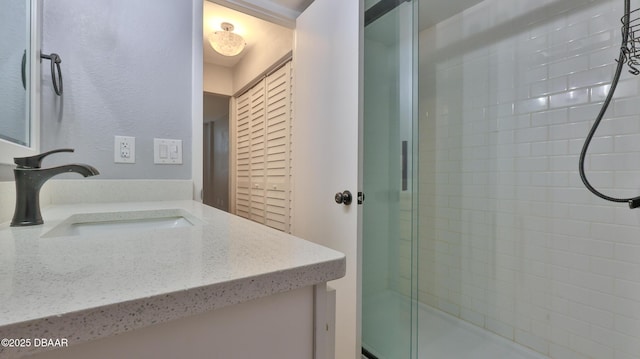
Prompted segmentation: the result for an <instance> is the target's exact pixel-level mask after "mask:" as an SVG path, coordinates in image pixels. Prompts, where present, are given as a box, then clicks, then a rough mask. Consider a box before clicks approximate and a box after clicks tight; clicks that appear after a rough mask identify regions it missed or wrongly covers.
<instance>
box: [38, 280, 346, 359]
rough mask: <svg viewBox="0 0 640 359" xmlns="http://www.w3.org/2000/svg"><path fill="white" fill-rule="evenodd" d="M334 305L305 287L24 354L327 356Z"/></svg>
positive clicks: (72, 358)
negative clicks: (56, 347)
mask: <svg viewBox="0 0 640 359" xmlns="http://www.w3.org/2000/svg"><path fill="white" fill-rule="evenodd" d="M314 297H315V299H317V300H319V301H323V303H324V304H325V305H323V306H324V307H325V308H324V309H323V308H321V307H322V306H319V305H316V306H314V302H316V301H315V300H314ZM334 305H335V292H333V291H330V292H327V291H326V286H325V285H317V286H311V287H305V288H300V289H295V290H292V291H289V292H284V293H278V294H274V295H271V296H268V297H264V298H260V299H255V300H252V301H249V302H245V303H241V304H236V305H232V306H228V307H224V308H221V309H219V310H213V311H210V312H207V313H202V314H199V315H194V316H190V317H186V318H182V319H178V320H174V321H171V322H167V323H163V324H159V325H152V326H149V327H146V328H142V329H137V330H134V331H131V332H127V333H123V334H120V335H115V336H110V337H107V338H103V339H98V340H95V341H90V342H87V343H83V344H80V345H72V346H70V347H68V348H62V349H56V350H53V351H47V352H43V353H38V354H35V355H33V356H29V357H28V358H33V359H86V358H92V359H112V358H142V359H144V358H148V359H159V358H167V359H173V358H211V359H216V358H220V359H226V358H264V359H283V358H295V359H305V358H308V359H312V358H316V359H319V358H326V359H329V358H331V359H332V358H333V357H334V355H333V352H334V350H333V341H332V340H329V338H331V337H332V335H334V333H335V331H334V321H333V319H332V318H333V316H334V315H335V308H334V307H333V306H334ZM316 320H318V321H319V322H321V323H324V325H319V327H318V331H316V330H314V322H316ZM314 343H318V345H317V346H314Z"/></svg>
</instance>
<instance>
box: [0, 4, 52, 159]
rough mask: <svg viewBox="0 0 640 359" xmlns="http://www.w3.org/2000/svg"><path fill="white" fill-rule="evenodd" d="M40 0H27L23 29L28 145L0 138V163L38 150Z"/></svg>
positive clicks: (32, 153) (29, 154)
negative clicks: (26, 53) (26, 21)
mask: <svg viewBox="0 0 640 359" xmlns="http://www.w3.org/2000/svg"><path fill="white" fill-rule="evenodd" d="M41 5H42V3H41V0H29V11H30V16H29V24H27V26H26V28H25V31H29V51H30V52H29V56H30V57H31V59H30V61H29V93H28V96H27V100H28V101H29V107H28V108H29V119H28V120H29V121H30V131H29V132H30V133H29V144H30V146H29V147H27V146H22V145H18V144H16V143H13V142H10V141H6V140H2V139H0V164H8V165H13V164H14V162H13V158H14V157H25V156H33V155H35V154H37V153H38V152H39V150H40V82H41V80H40V44H41V41H42V39H41V34H40V33H41V31H40V24H42V6H41Z"/></svg>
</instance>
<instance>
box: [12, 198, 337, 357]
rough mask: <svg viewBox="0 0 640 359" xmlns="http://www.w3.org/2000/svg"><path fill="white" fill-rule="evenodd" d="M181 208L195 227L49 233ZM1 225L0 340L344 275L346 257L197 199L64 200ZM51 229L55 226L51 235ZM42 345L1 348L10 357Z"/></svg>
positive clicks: (129, 320) (110, 323) (77, 335)
mask: <svg viewBox="0 0 640 359" xmlns="http://www.w3.org/2000/svg"><path fill="white" fill-rule="evenodd" d="M163 209H172V210H173V209H177V210H180V211H186V212H188V213H190V214H192V215H193V216H194V217H196V219H198V220H199V221H198V223H196V225H194V226H192V227H182V228H170V229H157V230H156V229H154V230H133V231H123V230H113V231H105V232H104V233H100V234H97V235H77V236H61V237H45V238H41V236H43V235H45V234H47V232H49V231H50V230H51V229H52V228H54V227H55V226H56V225H58V224H60V223H61V222H63V221H64V220H65V219H67V218H68V217H69V216H71V215H72V214H76V213H94V212H95V213H102V212H120V211H149V210H163ZM43 217H44V220H45V224H44V225H41V226H33V227H22V228H11V227H9V224H8V223H5V224H2V225H0V339H1V338H52V339H56V338H66V339H67V340H68V342H69V345H73V344H77V343H80V342H84V341H88V340H92V339H97V338H102V337H106V336H110V335H114V334H118V333H122V332H125V331H129V330H133V329H136V328H142V327H145V326H148V325H152V324H155V323H162V322H166V321H170V320H173V319H177V318H181V317H185V316H189V315H194V314H198V313H202V312H205V311H209V310H213V309H216V308H221V307H224V306H227V305H232V304H237V303H241V302H244V301H248V300H251V299H256V298H260V297H264V296H268V295H271V294H275V293H279V292H284V291H289V290H292V289H296V288H301V287H305V286H309V285H314V284H318V283H323V282H326V281H330V280H333V279H337V278H340V277H342V276H343V275H344V273H345V258H344V255H343V254H342V253H339V252H336V251H334V250H331V249H328V248H325V247H322V246H319V245H317V244H314V243H311V242H308V241H304V240H302V239H299V238H296V237H293V236H291V235H288V234H285V233H282V232H279V231H277V230H274V229H271V228H267V227H265V226H261V225H259V224H257V223H254V222H251V221H248V220H245V219H242V218H239V217H236V216H233V215H229V214H227V213H225V212H222V211H219V210H217V209H214V208H211V207H208V206H204V205H202V204H200V203H198V202H195V201H171V202H140V203H108V204H99V205H64V206H55V207H49V208H45V209H43ZM53 233H55V232H53ZM37 350H39V348H34V347H27V348H5V347H2V346H0V358H14V357H19V356H21V355H25V354H27V353H33V352H35V351H37Z"/></svg>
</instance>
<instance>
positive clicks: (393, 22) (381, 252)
mask: <svg viewBox="0 0 640 359" xmlns="http://www.w3.org/2000/svg"><path fill="white" fill-rule="evenodd" d="M398 3H399V2H398V1H397V0H392V1H387V0H381V1H378V2H375V3H373V2H367V3H366V4H365V7H366V12H365V29H364V129H363V133H364V139H363V146H364V154H363V162H364V163H363V172H364V176H363V189H364V193H365V195H366V200H365V202H364V207H363V261H362V346H363V355H364V356H366V357H368V358H371V359H373V358H380V359H404V358H417V353H416V352H417V349H416V348H417V345H416V340H415V337H416V335H417V333H416V331H417V319H416V318H417V316H416V309H417V307H416V305H417V301H416V300H415V299H416V298H417V277H416V273H417V270H416V266H417V260H416V259H417V258H416V257H417V249H416V248H417V243H416V241H417V233H416V229H417V224H416V220H415V218H417V217H416V214H417V211H416V208H415V207H416V205H417V200H416V199H417V194H418V192H417V181H416V180H415V176H414V173H415V174H417V166H416V165H415V163H416V162H417V157H416V156H413V154H414V153H417V148H416V147H417V143H418V142H417V141H416V138H415V137H416V135H417V128H416V126H417V121H416V120H415V118H416V116H415V115H416V110H415V108H416V107H417V105H416V101H415V98H417V96H416V95H417V94H416V90H415V89H416V84H415V82H417V78H416V77H415V76H414V69H415V65H414V64H415V58H416V49H417V46H416V33H417V32H416V30H415V27H414V7H415V8H416V12H417V4H416V1H413V2H401V3H400V4H398Z"/></svg>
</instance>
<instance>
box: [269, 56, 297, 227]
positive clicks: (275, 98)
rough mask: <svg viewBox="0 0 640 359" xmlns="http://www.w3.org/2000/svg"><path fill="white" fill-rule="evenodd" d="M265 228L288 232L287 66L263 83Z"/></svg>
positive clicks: (288, 65)
mask: <svg viewBox="0 0 640 359" xmlns="http://www.w3.org/2000/svg"><path fill="white" fill-rule="evenodd" d="M266 80H267V81H266V139H267V141H266V173H265V175H266V184H265V185H266V187H265V194H266V199H265V200H266V213H265V216H266V217H265V224H266V225H268V226H270V227H273V228H277V229H279V230H282V231H286V232H288V231H289V230H290V227H289V217H290V214H289V208H290V202H289V200H290V198H289V197H290V190H289V183H290V176H291V173H290V172H291V171H290V145H291V139H290V132H291V131H290V128H291V64H290V63H287V64H286V65H285V66H283V67H282V68H280V69H279V70H277V71H276V72H275V73H273V74H271V75H269V76H268V77H267V79H266Z"/></svg>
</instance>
